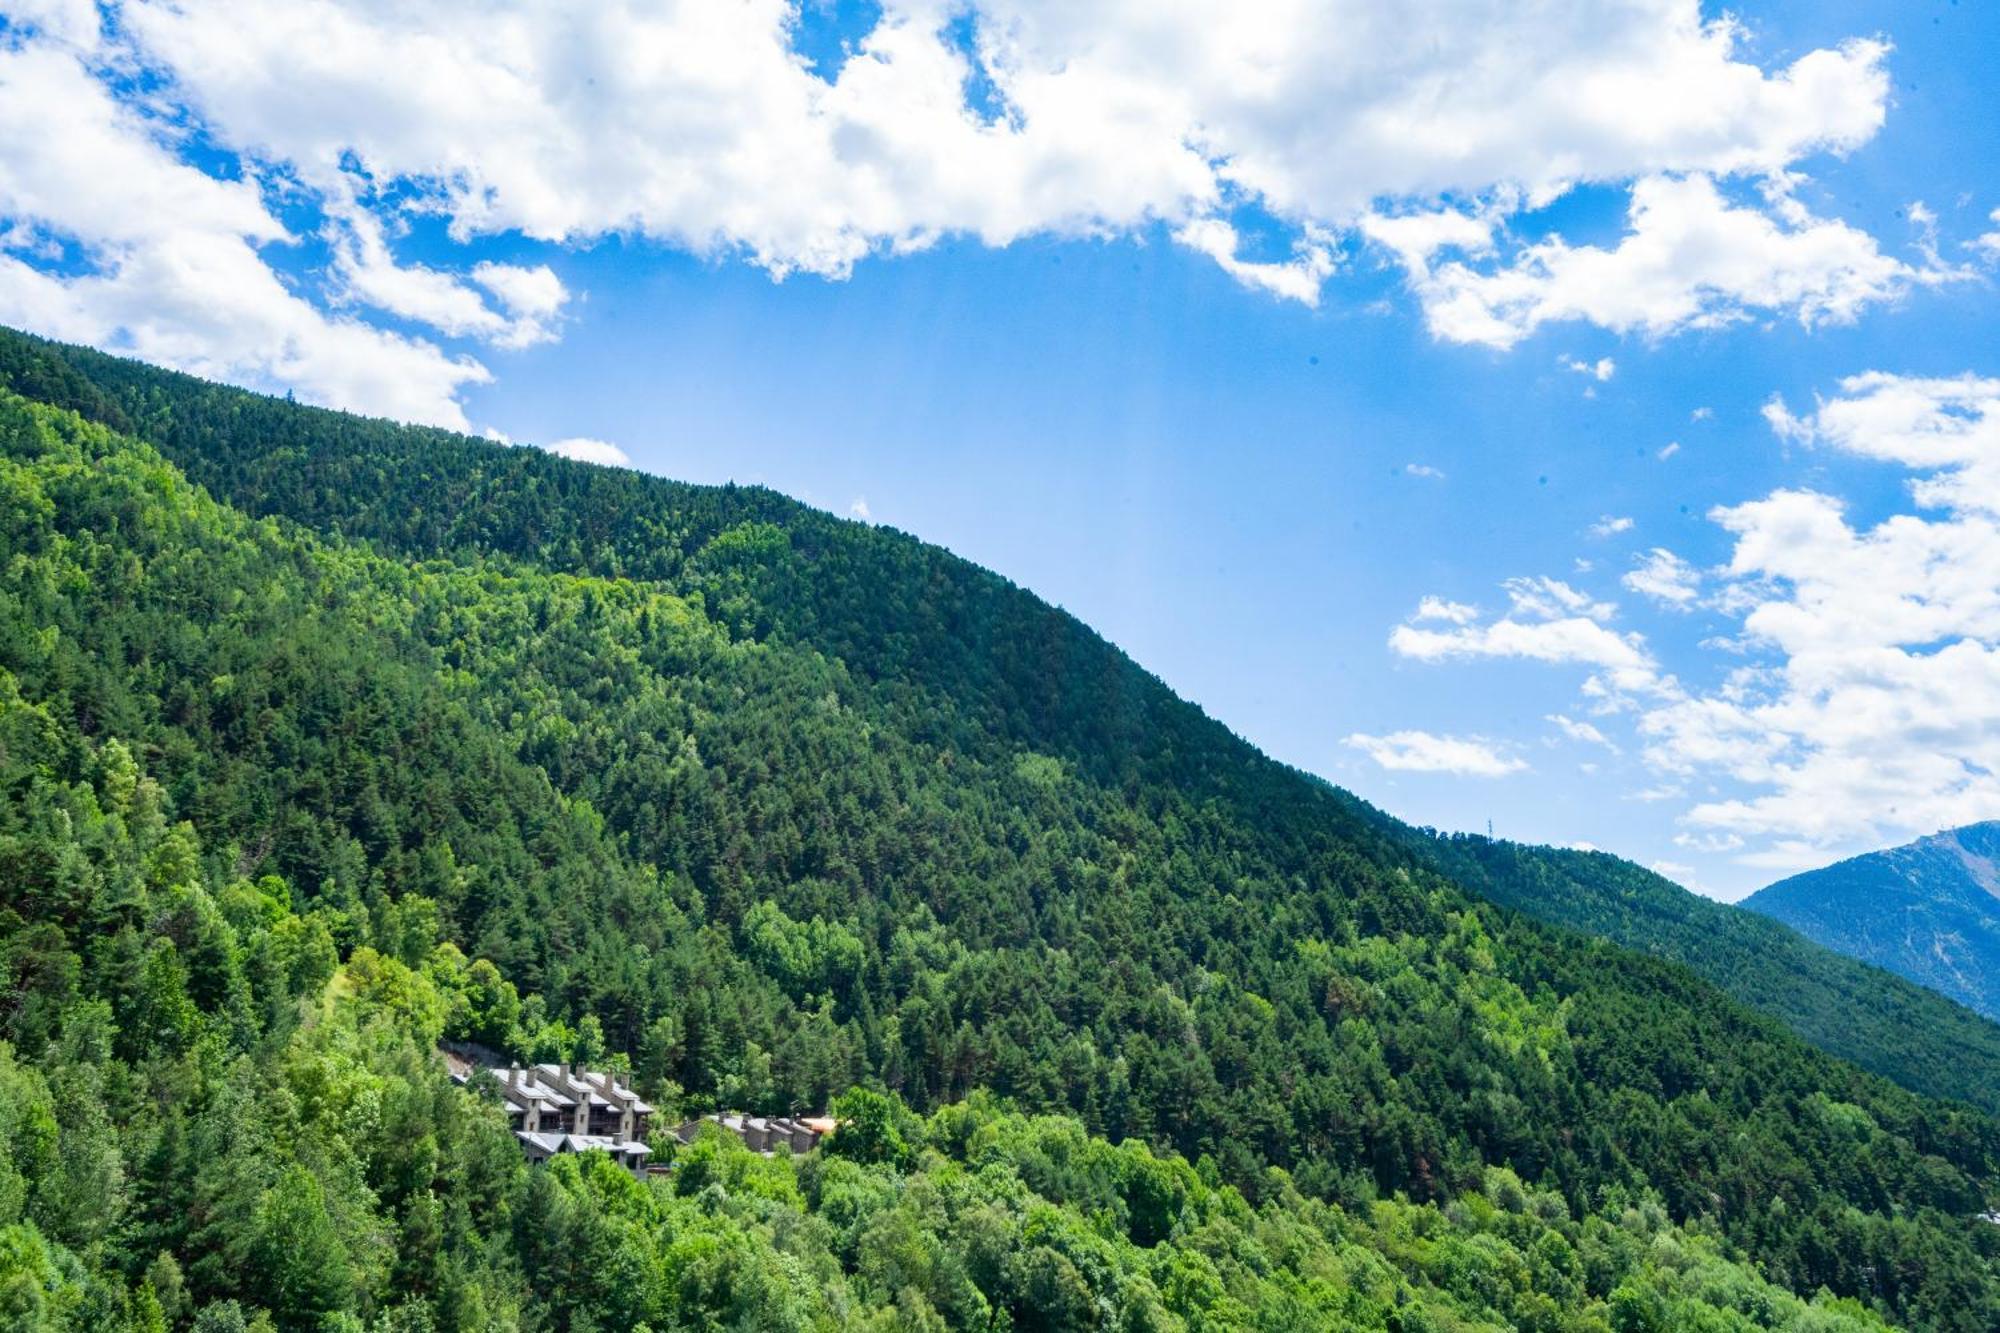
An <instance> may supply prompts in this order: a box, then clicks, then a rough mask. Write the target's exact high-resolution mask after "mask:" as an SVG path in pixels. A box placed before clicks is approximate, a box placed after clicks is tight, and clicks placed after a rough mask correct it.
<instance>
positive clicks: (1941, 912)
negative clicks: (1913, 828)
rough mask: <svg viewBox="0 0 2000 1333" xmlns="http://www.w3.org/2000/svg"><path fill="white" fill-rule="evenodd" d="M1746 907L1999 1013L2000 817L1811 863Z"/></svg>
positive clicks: (1986, 1011) (1759, 894)
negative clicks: (1815, 865) (1825, 862)
mask: <svg viewBox="0 0 2000 1333" xmlns="http://www.w3.org/2000/svg"><path fill="white" fill-rule="evenodd" d="M1743 905H1744V906H1745V907H1748V908H1750V909H1752V910H1753V911H1757V912H1762V913H1763V914H1764V915H1766V916H1769V917H1775V918H1776V919H1777V920H1779V921H1782V922H1784V923H1785V924H1786V925H1788V926H1791V927H1792V928H1793V929H1795V930H1797V931H1799V932H1800V933H1802V934H1804V935H1807V936H1809V937H1811V938H1812V939H1815V940H1817V941H1819V942H1820V943H1821V944H1824V945H1825V946H1826V947H1827V948H1829V949H1836V950H1838V951H1840V952H1841V953H1844V954H1847V955H1849V956H1850V957H1854V958H1859V959H1861V960H1863V961H1864V962H1869V963H1874V964H1877V965H1878V966H1881V967H1886V968H1888V969H1889V970H1890V971H1891V972H1896V973H1899V974H1901V975H1902V976H1906V977H1908V978H1909V979H1910V980H1912V981H1915V982H1919V983H1921V984H1923V985H1925V986H1929V987H1930V988H1931V989H1932V990H1935V991H1938V992H1940V993H1941V994H1944V995H1948V996H1950V997H1951V998H1952V999H1954V1000H1957V1001H1959V1002H1960V1003H1961V1004H1965V1005H1968V1006H1970V1007H1971V1008H1973V1009H1976V1010H1978V1011H1979V1012H1980V1013H1982V1014H1985V1015H1986V1016H1987V1017H1988V1018H2000V821H1992V822H1988V823H1984V824H1968V825H1966V826H1965V827H1964V828H1959V829H1948V830H1946V831H1945V832H1943V833H1936V834H1933V835H1931V836H1930V837H1928V838H1919V839H1918V840H1917V841H1915V842H1912V843H1908V844H1906V845H1905V846H1902V847H1891V848H1889V849H1888V850H1887V851H1881V852H1870V853H1868V854H1867V855H1865V856H1856V857H1853V858H1851V859H1849V860H1846V861H1841V862H1839V863H1837V864H1835V865H1830V866H1827V867H1825V868H1824V869H1820V870H1808V871H1806V872H1805V873H1804V874H1802V875H1794V876H1792V877H1791V878H1790V879H1784V880H1780V881H1778V882H1777V883H1776V884H1773V885H1771V886H1770V887H1769V888H1766V889H1760V890H1759V891H1758V892H1756V893H1754V894H1752V895H1750V897H1748V898H1746V899H1745V900H1744V902H1743Z"/></svg>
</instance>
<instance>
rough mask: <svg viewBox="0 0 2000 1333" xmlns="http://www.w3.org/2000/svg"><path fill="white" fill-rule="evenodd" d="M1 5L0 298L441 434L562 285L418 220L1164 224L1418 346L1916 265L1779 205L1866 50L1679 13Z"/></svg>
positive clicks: (1090, 229) (595, 234) (536, 227)
mask: <svg viewBox="0 0 2000 1333" xmlns="http://www.w3.org/2000/svg"><path fill="white" fill-rule="evenodd" d="M7 11H8V13H9V14H10V15H11V16H12V18H13V22H12V23H10V25H9V26H8V27H7V29H6V31H5V33H4V34H0V157H4V158H5V159H6V160H5V164H4V174H0V237H4V238H5V240H4V241H0V247H3V248H0V262H4V266H5V267H4V273H0V318H6V319H10V320H14V321H17V322H22V323H27V324H30V325H32V326H34V327H37V328H40V329H42V330H44V331H47V332H51V333H56V334H59V335H61V336H67V337H76V338H82V339H84V340H86V341H91V342H96V343H100V344H105V345H112V346H117V347H120V348H122V349H125V350H131V351H135V352H138V353H139V354H140V355H144V356H148V357H150V358H153V359H156V360H162V361H166V362H169V363H171V364H176V365H181V366H185V367H187V368H190V369H196V370H199V371H201V372H203V373H208V374H218V375H222V376H224V377H228V378H236V379H245V380H249V381H252V382H258V383H268V384H278V383H283V384H286V385H290V386H294V387H296V388H298V390H299V391H300V392H301V394H302V395H303V396H306V397H309V398H311V399H313V400H315V401H324V402H331V403H336V404H338V405H341V406H348V407H356V408H360V409H363V410H370V411H381V412H387V413H389V414H391V415H396V416H403V417H410V418H418V419H424V420H432V421H441V422H444V423H446V424H452V425H460V424H463V410H462V408H461V407H460V401H459V400H460V396H461V393H462V390H463V389H464V388H466V387H467V386H469V385H473V384H477V383H479V382H481V381H482V380H483V379H485V378H486V377H487V376H488V371H487V370H486V368H485V366H484V365H483V363H482V362H481V361H480V360H478V359H476V357H477V355H478V354H483V353H475V351H474V350H461V351H458V352H456V353H453V352H447V351H445V350H443V348H442V346H441V344H444V343H450V342H460V343H468V344H471V345H472V347H473V348H474V349H476V348H493V349H499V350H507V349H516V348H521V347H526V346H530V345H533V344H535V343H537V342H541V341H546V340H547V339H549V338H551V337H553V336H556V335H557V334H558V333H559V331H560V326H561V320H562V313H563V311H564V309H565V308H566V306H567V305H568V303H569V301H570V293H568V292H567V291H566V290H565V289H564V287H563V284H562V281H561V279H560V277H559V276H558V274H557V272H556V271H555V267H554V266H553V265H550V264H547V263H541V262H536V261H535V260H534V259H533V258H529V259H528V260H527V261H526V262H521V263H511V262H510V263H505V264H502V263H497V262H494V260H493V259H491V258H490V257H489V258H484V259H479V260H478V262H473V261H474V260H475V258H476V256H475V255H474V253H473V252H472V251H471V249H470V248H468V249H467V252H466V253H465V254H464V255H463V256H462V257H461V260H462V262H450V256H446V262H440V261H439V258H438V256H437V255H436V254H435V253H434V252H433V253H430V254H429V255H428V256H427V260H426V261H418V260H414V259H412V258H410V257H409V256H408V255H407V254H406V253H405V252H406V251H407V249H408V246H407V244H406V241H405V236H406V233H407V232H408V230H409V228H410V225H411V224H412V223H416V222H429V223H441V224H442V225H443V227H444V229H445V232H446V234H447V235H448V236H449V237H450V238H451V239H452V240H453V241H454V242H457V243H459V244H461V245H463V246H466V247H470V246H472V245H473V243H475V242H478V241H479V240H480V239H481V238H489V237H499V236H505V237H508V238H509V239H510V243H512V242H515V241H518V242H521V243H523V244H525V245H527V246H530V247H532V246H534V245H537V244H539V245H541V246H545V247H567V246H578V245H588V244H591V243H593V242H595V241H598V240H600V239H602V238H605V237H609V236H631V237H640V238H644V239H646V240H649V241H653V242H657V243H661V244H665V245H669V246H673V247H677V248H681V249H684V250H688V251H691V252H694V253H696V254H700V255H704V256H712V257H721V258H741V259H743V260H745V261H747V262H750V263H752V264H756V265H759V266H761V267H763V268H765V269H767V270H768V271H769V272H771V273H772V274H773V275H774V276H779V277H782V276H785V275H790V274H800V273H805V274H816V275H821V276H824V277H829V278H839V277H842V276H844V275H846V274H848V273H849V272H851V271H852V269H853V267H854V266H855V265H856V264H857V263H860V262H862V261H863V260H864V259H867V258H869V257H870V256H886V255H895V254H903V253H908V252H911V251H916V250H921V249H924V248H927V247H929V246H932V245H934V244H936V243H937V242H938V241H939V240H940V239H941V238H945V237H952V236H965V237H972V238H975V239H977V240H979V241H981V242H983V243H985V244H989V245H996V246H998V245H1006V244H1009V243H1011V242H1013V241H1016V240H1018V239H1020V238H1022V237H1026V236H1032V235H1055V236H1066V237H1119V236H1133V235H1139V236H1144V235H1152V234H1158V235H1161V236H1165V237H1168V238H1171V239H1172V240H1173V241H1175V242H1177V243H1178V244H1180V245H1182V246H1185V247H1187V248H1189V249H1191V250H1193V251H1195V252H1197V253H1200V254H1202V255H1205V256H1207V257H1209V258H1210V259H1212V260H1213V261H1214V262H1215V263H1217V264H1218V265H1219V266H1220V267H1221V268H1222V269H1223V271H1225V272H1226V273H1228V274H1230V275H1231V276H1232V277H1234V278H1235V279H1237V280H1238V281H1240V282H1242V283H1243V284H1245V285H1246V286H1248V287H1250V288H1253V289H1256V290H1258V291H1261V292H1264V293H1266V294H1268V295H1270V296H1272V297H1275V298H1278V299H1289V300H1297V301H1302V302H1306V303H1308V304H1310V303H1314V302H1317V301H1318V300H1320V299H1321V295H1322V292H1323V290H1324V287H1325V285H1326V283H1327V282H1328V281H1329V279H1330V278H1331V277H1332V276H1333V275H1334V274H1335V273H1336V272H1338V271H1339V270H1340V268H1342V267H1343V266H1344V264H1345V263H1347V262H1348V257H1349V256H1350V255H1352V254H1354V253H1356V252H1358V250H1360V249H1362V248H1367V247H1373V249H1374V252H1375V253H1376V254H1377V255H1380V256H1386V257H1388V258H1389V259H1390V260H1391V261H1392V262H1394V263H1397V264H1400V265H1402V266H1403V267H1404V268H1405V269H1406V270H1407V272H1408V275H1409V278H1410V284H1411V287H1412V290H1413V291H1414V292H1415V293H1416V295H1417V298H1418V300H1419V301H1420V303H1421V304H1422V306H1423V308H1424V311H1425V316H1426V318H1427V320H1428V321H1429V323H1430V326H1431V328H1432V329H1433V331H1434V332H1435V333H1436V334H1437V336H1439V337H1441V338H1450V339H1457V340H1461V341H1470V342H1482V343H1487V344H1490V345H1494V346H1508V345H1511V344H1512V343H1514V342H1517V341H1519V340H1520V339H1522V338H1524V337H1526V336H1528V335H1529V334H1531V333H1532V332H1533V331H1534V330H1535V329H1537V328H1539V327H1541V326H1543V325H1545V324H1548V323H1552V322H1561V321H1571V320H1582V321H1588V322H1593V323H1597V324H1601V325H1603V326H1604V327H1606V328H1610V329H1614V330H1619V331H1633V332H1640V333H1644V334H1646V335H1649V336H1658V335H1662V334H1665V333H1670V332H1673V331H1675V330H1677V329H1680V328H1686V327H1702V326H1709V325H1713V324H1717V323H1723V322H1727V321H1729V320H1731V319H1735V318H1738V317H1741V316H1742V315H1743V314H1745V313H1749V312H1755V313H1758V314H1782V315H1786V316H1789V317H1796V318H1799V319H1803V320H1806V321H1808V322H1816V321H1820V320H1832V319H1841V318H1848V317H1851V316H1852V315H1853V314H1854V313H1856V312H1857V311H1858V310H1860V309H1861V308H1863V307H1864V306H1866V305H1868V304H1871V303H1873V302H1876V301H1880V300H1885V299H1888V298H1890V297H1892V296H1893V295H1895V294H1896V293H1897V292H1899V291H1901V290H1904V289H1906V288H1907V287H1909V286H1911V285H1913V284H1915V283H1917V282H1920V281H1923V280H1925V278H1924V271H1923V270H1920V269H1917V268H1912V267H1910V266H1909V265H1907V264H1905V263H1904V262H1903V261H1901V260H1897V259H1895V258H1892V257H1889V256H1886V255H1884V254H1882V253H1881V252H1880V251H1879V249H1878V248H1877V247H1876V245H1875V243H1874V241H1873V240H1872V239H1871V238H1870V237H1868V236H1867V235H1866V234H1864V233H1862V232H1859V231H1857V230H1855V229H1853V228H1851V227H1849V226H1847V225H1846V224H1845V223H1842V222H1839V221H1838V220H1834V219H1824V218H1817V217H1813V216H1810V215H1808V214H1807V213H1806V212H1805V210H1804V209H1803V208H1802V207H1800V206H1799V205H1797V204H1795V203H1793V202H1792V201H1791V195H1790V193H1789V191H1790V190H1791V188H1792V185H1793V182H1794V181H1795V179H1796V177H1795V173H1796V172H1797V171H1798V169H1799V166H1800V164H1801V163H1803V162H1805V161H1807V160H1808V159H1809V158H1811V157H1812V156H1813V155H1815V154H1820V153H1827V152H1832V153H1844V152H1849V151H1852V150H1853V149H1855V148H1857V147H1859V146H1861V145H1862V144H1864V143H1866V142H1867V141H1868V140H1869V139H1870V138H1871V137H1872V136H1873V135H1874V134H1875V132H1876V131H1877V129H1878V128H1879V127H1880V125H1881V124H1882V121H1883V118H1884V115H1885V114H1886V107H1887V98H1888V75H1887V68H1886V62H1887V58H1888V53H1887V51H1886V48H1884V47H1883V46H1882V45H1881V44H1880V43H1878V42H1873V41H1865V40H1857V41H1850V42H1847V43H1844V44H1841V45H1839V46H1835V47H1829V48H1824V49H1819V50H1813V51H1808V52H1806V53H1804V54H1803V55H1801V56H1800V57H1798V58H1797V59H1796V60H1793V61H1792V62H1791V63H1789V64H1786V65H1784V66H1782V67H1770V68H1767V67H1765V66H1763V65H1760V64H1759V63H1757V62H1756V61H1754V60H1752V59H1749V58H1747V57H1746V56H1745V54H1744V52H1743V50H1742V46H1743V43H1742V41H1741V35H1740V33H1739V31H1738V29H1737V27H1736V25H1735V24H1734V23H1733V22H1732V21H1730V20H1727V19H1715V20H1707V19H1704V18H1703V17H1702V15H1701V10H1700V6H1699V4H1698V3H1697V2H1696V0H1620V2H1619V3H1616V4H1610V5H1606V4H1602V3H1598V2H1597V0H1507V2H1505V3H1503V0H1422V2H1421V3H1416V4H1411V5H1405V6H1398V7H1395V8H1393V9H1384V8H1383V7H1381V6H1379V5H1375V4H1367V3H1361V0H1341V2H1337V3H1331V4H1311V5H1305V4H1292V3H1277V4H1261V5H1241V4H1233V3H1225V2H1224V0H1196V2H1194V3H1189V4H1184V5H1174V6H1161V5H1158V4H1156V3H1150V2H1149V0H1110V2H1109V3H1104V4H1094V5H1087V6H1084V5H1075V4H1070V3H1066V2H1065V0H971V2H970V3H964V4H945V3H942V2H941V0H888V3H885V4H884V5H883V6H881V9H880V12H879V15H878V16H877V17H876V18H875V19H874V21H873V24H872V26H871V27H869V28H868V29H867V30H866V31H865V32H863V33H862V34H861V35H860V36H859V37H858V38H856V39H855V40H854V41H853V42H852V43H851V44H850V45H849V47H848V48H847V49H846V50H844V51H843V52H841V53H840V54H839V55H838V56H837V57H831V58H826V59H822V60H818V61H815V60H812V59H808V58H807V57H806V56H805V55H802V54H801V50H800V47H801V33H802V31H804V30H805V29H806V28H807V27H809V26H810V25H811V24H812V23H813V22H814V21H816V20H815V17H814V12H813V11H812V10H810V8H808V9H807V10H801V9H800V8H799V7H798V6H797V5H796V4H794V3H789V2H788V0H740V2H739V3H731V4H723V5H718V4H712V3H706V2H705V0H668V3H664V4H650V3H649V4H641V3H638V2H637V0H606V3H603V4H597V5H588V6H578V5H573V4H564V3H559V2H558V0H502V2H501V3H497V4H495V3H487V2H486V0H436V2H435V3H430V4H424V5H407V4H398V3H392V2H391V0H264V2H263V3H259V4H256V5H237V4H224V3H220V0H124V3H122V4H118V5H116V6H115V7H114V9H113V11H112V12H113V13H115V16H116V21H115V22H114V23H112V24H110V25H103V24H101V23H100V22H99V16H98V11H97V9H96V7H95V6H93V5H90V4H87V3H83V2H82V0H75V2H73V3H62V2H60V0H42V2H41V3H36V4H32V5H31V4H27V3H25V2H24V0H13V3H11V4H9V5H8V6H7ZM416 71H421V74H420V75H415V74H413V72H416ZM58 122H59V123H58ZM57 145H60V147H59V148H58V147H57ZM197 145H198V147H199V152H194V151H192V149H193V148H194V147H195V146H197ZM197 162H198V163H200V165H195V163H197ZM1732 182H1734V183H1736V184H1737V185H1740V184H1742V183H1744V182H1752V183H1755V182H1761V183H1762V185H1763V187H1764V191H1763V193H1761V194H1760V193H1757V192H1756V191H1754V190H1753V191H1751V192H1750V193H1748V194H1746V193H1745V192H1744V190H1743V189H1739V188H1736V187H1735V185H1731V184H1730V183H1732ZM1582 184H1598V185H1605V186H1608V187H1611V188H1614V189H1620V190H1629V191H1630V194H1631V207H1630V228H1631V230H1630V234H1629V235H1628V236H1627V237H1626V238H1625V239H1624V240H1623V241H1622V242H1621V243H1620V244H1618V245H1617V246H1615V247H1612V248H1610V249H1599V248H1597V247H1592V246H1574V245H1571V244H1570V243H1568V242H1567V241H1566V240H1565V239H1564V238H1562V237H1561V236H1560V235H1552V236H1544V237H1543V238H1542V239H1539V240H1536V241H1533V242H1532V243H1529V242H1523V241H1521V240H1518V239H1516V238H1515V237H1514V236H1513V235H1512V234H1511V233H1510V232H1509V229H1508V223H1509V220H1510V219H1511V218H1513V217H1515V216H1516V215H1518V214H1520V213H1522V212H1523V211H1531V210H1534V209H1538V208H1540V207H1542V206H1544V205H1546V204H1548V203H1550V202H1551V201H1553V200H1556V199H1559V198H1561V197H1562V196H1564V195H1565V194H1566V193H1567V192H1568V191H1570V190H1572V189H1574V188H1576V187H1577V186H1579V185H1582ZM306 213H313V214H316V215H317V218H318V221H316V222H314V223H311V224H305V223H301V222H300V221H298V220H297V219H298V218H300V217H301V216H302V215H303V214H306ZM517 248H518V247H517ZM51 255H60V256H62V260H61V262H58V261H57V260H55V259H52V258H51V257H50V256H51ZM1447 256H1448V257H1447ZM79 260H81V262H80V263H79V262H78V261H79ZM218 301H219V302H220V304H221V308H220V309H217V308H212V307H211V306H208V305H205V304H204V302H218ZM373 316H382V317H386V318H388V319H389V320H391V321H394V323H392V324H391V325H390V326H378V325H377V324H375V323H373V322H370V320H371V318H372V317H373ZM236 330H241V332H233V331H236ZM1609 370H1610V362H1609V360H1608V359H1605V360H1602V361H1599V362H1595V363H1592V365H1591V373H1592V374H1593V375H1594V376H1597V377H1599V378H1602V377H1604V376H1605V375H1607V374H1608V372H1609Z"/></svg>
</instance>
